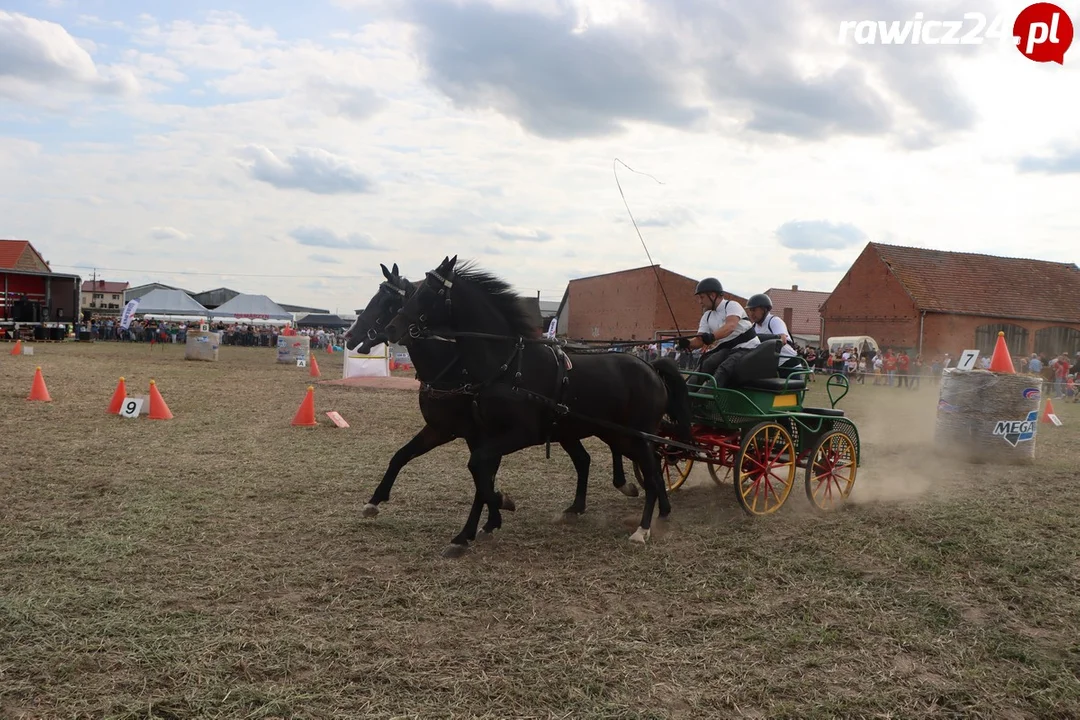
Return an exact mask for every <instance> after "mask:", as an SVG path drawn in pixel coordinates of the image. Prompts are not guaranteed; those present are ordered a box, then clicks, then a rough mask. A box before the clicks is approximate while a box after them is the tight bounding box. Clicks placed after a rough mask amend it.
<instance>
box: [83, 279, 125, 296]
mask: <svg viewBox="0 0 1080 720" xmlns="http://www.w3.org/2000/svg"><path fill="white" fill-rule="evenodd" d="M127 289H128V283H126V282H110V281H108V280H98V281H97V282H96V283H95V282H94V281H93V280H87V281H85V282H84V283H83V284H82V291H83V292H96V293H114V294H117V295H119V294H120V293H122V292H124V291H125V290H127Z"/></svg>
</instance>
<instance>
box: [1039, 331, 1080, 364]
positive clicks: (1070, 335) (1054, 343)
mask: <svg viewBox="0 0 1080 720" xmlns="http://www.w3.org/2000/svg"><path fill="white" fill-rule="evenodd" d="M1035 352H1037V353H1039V354H1040V355H1046V356H1047V357H1052V356H1054V355H1060V354H1061V353H1068V354H1069V356H1070V357H1071V356H1074V355H1076V353H1078V352H1080V330H1077V329H1075V328H1070V327H1063V326H1061V325H1055V326H1053V327H1048V328H1043V329H1042V330H1039V331H1037V332H1036V333H1035Z"/></svg>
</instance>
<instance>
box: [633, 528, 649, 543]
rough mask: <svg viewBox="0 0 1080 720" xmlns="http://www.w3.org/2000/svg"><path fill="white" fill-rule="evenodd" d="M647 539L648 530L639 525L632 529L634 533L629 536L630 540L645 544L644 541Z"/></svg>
mask: <svg viewBox="0 0 1080 720" xmlns="http://www.w3.org/2000/svg"><path fill="white" fill-rule="evenodd" d="M648 539H649V531H648V530H646V529H645V528H643V527H639V528H638V529H637V530H635V531H634V534H633V535H631V536H630V542H635V543H641V544H642V545H644V544H645V541H647V540H648Z"/></svg>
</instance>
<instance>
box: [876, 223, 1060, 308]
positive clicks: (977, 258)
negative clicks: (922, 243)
mask: <svg viewBox="0 0 1080 720" xmlns="http://www.w3.org/2000/svg"><path fill="white" fill-rule="evenodd" d="M870 247H872V248H873V249H874V251H875V252H877V254H878V256H879V257H880V258H881V260H882V261H883V262H884V263H885V264H886V265H887V266H888V267H889V268H890V269H891V271H892V273H893V275H895V276H896V278H897V279H898V280H899V281H900V284H901V285H903V286H904V289H905V290H907V293H908V294H909V295H910V296H911V298H912V299H913V300H914V301H915V305H916V306H917V307H918V308H919V309H920V310H926V311H928V312H941V313H951V314H964V315H980V316H985V317H1000V318H1013V319H1021V320H1049V321H1054V322H1066V323H1080V267H1077V266H1076V265H1075V264H1073V263H1059V262H1048V261H1046V260H1029V259H1025V258H1007V257H998V256H995V255H978V254H975V253H961V252H946V251H944V250H928V249H926V248H913V247H901V246H898V245H882V244H880V243H870Z"/></svg>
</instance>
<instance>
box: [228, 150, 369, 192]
mask: <svg viewBox="0 0 1080 720" xmlns="http://www.w3.org/2000/svg"><path fill="white" fill-rule="evenodd" d="M242 155H243V156H244V158H245V161H243V162H242V164H243V165H244V167H245V168H246V169H247V171H248V173H249V174H250V175H251V177H253V178H254V179H256V180H261V181H262V182H265V183H269V184H270V185H273V186H274V187H277V188H281V189H283V190H291V189H299V190H307V191H308V192H313V193H318V194H321V195H335V194H343V193H367V192H372V191H373V190H374V185H373V183H372V181H371V180H370V179H369V178H368V177H367V176H366V175H365V174H364V173H363V172H361V170H360V167H359V166H358V165H357V163H355V162H353V161H351V160H349V159H347V158H343V157H341V156H339V155H334V154H333V153H330V152H327V151H326V150H322V149H320V148H307V147H301V148H297V149H296V150H294V151H293V152H292V153H291V154H290V155H289V156H288V157H287V158H285V159H284V160H282V159H280V158H279V157H278V156H277V155H275V154H274V153H273V151H271V150H270V149H268V148H265V147H263V146H262V145H249V146H247V147H246V148H244V149H243V150H242Z"/></svg>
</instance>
